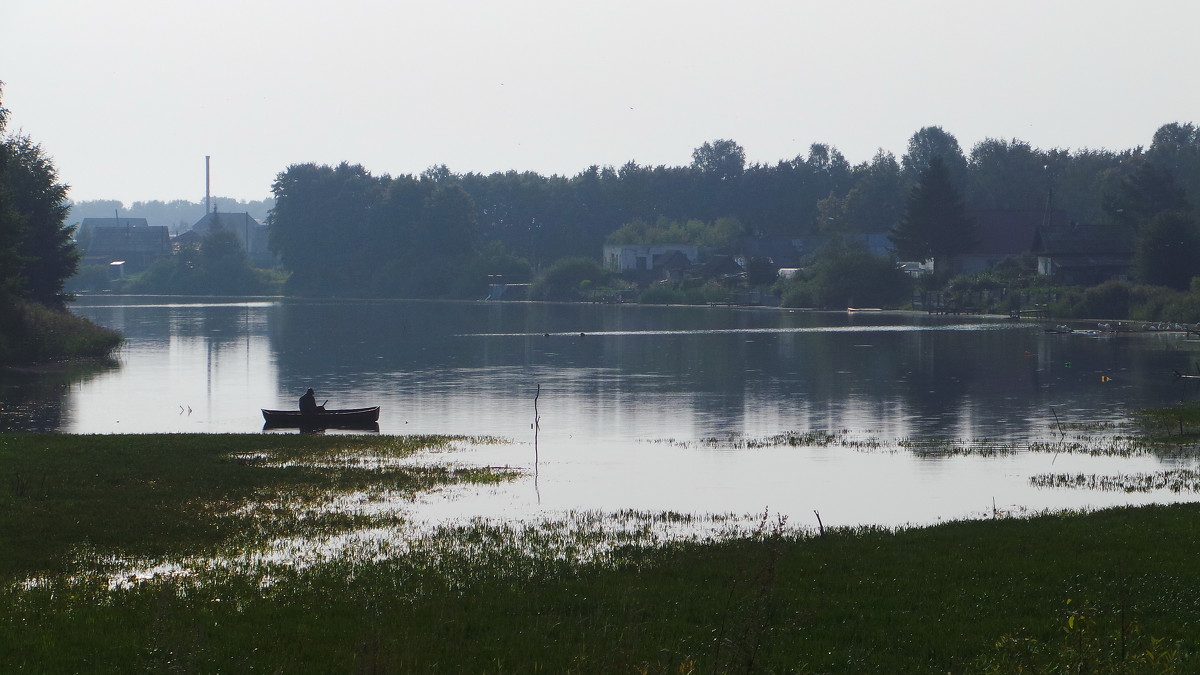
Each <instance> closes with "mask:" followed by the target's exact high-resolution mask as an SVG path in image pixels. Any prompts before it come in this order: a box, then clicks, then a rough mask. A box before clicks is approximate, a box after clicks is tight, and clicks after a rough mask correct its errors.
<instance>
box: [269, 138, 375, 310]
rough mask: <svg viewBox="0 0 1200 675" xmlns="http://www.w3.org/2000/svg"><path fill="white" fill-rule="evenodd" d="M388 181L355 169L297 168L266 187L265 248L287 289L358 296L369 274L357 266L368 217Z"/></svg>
mask: <svg viewBox="0 0 1200 675" xmlns="http://www.w3.org/2000/svg"><path fill="white" fill-rule="evenodd" d="M387 182H388V179H381V178H376V177H374V176H372V175H371V174H370V172H368V171H367V170H366V169H364V168H363V167H362V166H360V165H351V164H348V163H346V162H343V163H341V164H339V165H338V166H337V167H328V166H316V165H314V164H298V165H293V166H291V167H288V169H287V171H284V172H283V173H280V174H279V176H278V177H277V178H276V180H275V183H274V185H273V186H272V192H273V193H274V195H275V208H274V209H273V210H272V211H271V217H270V218H269V219H268V225H269V226H270V230H269V232H270V234H269V236H270V243H271V248H272V250H274V251H275V252H276V253H278V254H279V257H280V260H281V262H282V263H283V265H284V267H285V268H286V269H288V270H290V271H291V273H292V275H291V277H290V279H289V281H288V285H289V289H290V290H291V291H293V292H296V293H300V294H335V293H362V292H363V291H364V289H366V288H368V287H369V285H370V277H371V269H370V268H369V267H368V266H365V265H363V261H364V259H365V258H366V256H365V252H366V251H367V250H368V249H370V248H371V247H372V246H374V245H375V242H374V241H372V239H371V238H370V234H371V233H372V232H371V228H370V218H369V216H370V212H371V209H372V207H373V206H374V205H375V204H377V203H378V202H379V201H380V199H381V198H382V195H383V193H384V190H385V188H386V184H387Z"/></svg>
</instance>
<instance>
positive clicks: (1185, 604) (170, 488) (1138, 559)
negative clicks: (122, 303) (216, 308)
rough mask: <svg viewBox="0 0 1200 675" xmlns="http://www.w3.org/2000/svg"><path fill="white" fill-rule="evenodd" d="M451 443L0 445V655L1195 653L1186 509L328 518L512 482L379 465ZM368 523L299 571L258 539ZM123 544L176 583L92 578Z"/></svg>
mask: <svg viewBox="0 0 1200 675" xmlns="http://www.w3.org/2000/svg"><path fill="white" fill-rule="evenodd" d="M453 442H455V441H453V440H451V439H444V438H436V437H421V438H418V437H412V438H408V437H384V436H362V437H358V436H330V437H324V436H291V435H233V436H217V435H212V436H205V435H150V436H102V437H93V436H49V435H5V436H0V476H3V478H4V480H5V483H4V484H2V485H0V571H2V572H3V574H4V579H5V583H4V584H3V588H2V589H0V671H4V672H11V671H22V672H24V671H28V672H131V671H135V672H136V671H147V670H150V671H158V672H218V671H221V672H264V671H266V672H400V673H407V672H413V673H417V672H419V673H437V672H447V673H459V672H488V673H493V672H518V673H526V672H547V673H565V672H577V673H642V672H645V673H726V672H772V673H774V672H799V673H824V672H840V673H870V672H878V673H945V672H952V673H967V672H979V673H992V672H996V673H1000V672H1005V673H1007V672H1014V673H1015V672H1113V673H1116V672H1122V673H1126V672H1129V673H1133V672H1147V673H1149V672H1154V673H1160V672H1161V673H1168V672H1180V673H1183V672H1196V670H1197V669H1198V668H1200V658H1198V657H1197V656H1195V652H1196V648H1197V644H1198V643H1197V640H1198V639H1200V566H1198V565H1197V564H1196V561H1197V560H1198V559H1200V525H1198V523H1200V506H1197V505H1194V504H1188V505H1178V506H1169V507H1146V508H1137V509H1132V508H1130V509H1112V510H1106V511H1102V512H1097V513H1092V514H1056V515H1041V516H1036V517H1032V518H1029V519H1016V518H1008V519H998V520H989V521H978V522H955V523H948V524H945V525H940V526H937V527H929V528H918V529H903V530H898V531H891V530H883V529H874V528H861V529H853V530H849V529H847V530H830V531H827V533H826V534H825V535H823V536H818V535H815V534H805V533H802V532H799V531H796V530H794V529H790V528H788V527H787V526H786V523H784V522H781V521H780V520H779V519H777V518H775V517H773V516H771V515H770V514H764V515H763V517H762V518H761V522H760V524H759V526H758V527H757V528H751V531H750V532H748V533H744V534H743V535H741V536H737V537H732V538H725V539H714V540H699V541H678V540H668V539H661V538H659V537H657V536H656V535H655V532H656V531H657V528H659V527H665V526H682V527H687V526H688V525H689V524H691V521H692V520H693V519H694V518H695V517H694V516H688V515H680V514H644V513H636V512H623V513H619V514H596V513H576V514H566V515H562V516H558V517H555V518H554V519H548V520H546V521H544V522H541V523H532V524H529V525H528V526H526V527H521V526H517V525H514V524H505V523H497V522H490V521H482V520H475V521H470V522H455V523H448V524H445V525H443V526H441V527H438V528H434V529H432V530H426V529H419V528H415V527H412V526H410V525H409V524H407V523H405V522H403V519H402V518H399V517H397V516H395V515H394V514H390V515H389V514H386V513H385V514H384V515H379V514H375V513H374V512H371V511H367V510H364V511H361V512H358V511H355V510H353V509H351V510H348V511H338V510H337V509H329V508H326V506H327V505H328V504H330V503H332V502H335V501H336V500H337V498H338V496H341V495H346V494H359V495H361V494H367V495H373V494H374V495H380V496H381V498H384V497H388V496H395V495H401V496H407V495H413V494H416V493H418V492H420V491H422V490H430V489H437V488H439V487H441V486H445V485H450V484H454V483H458V482H461V481H494V480H503V479H507V478H510V477H511V475H512V474H511V472H507V471H500V472H489V471H454V470H452V469H450V468H446V467H442V466H422V465H419V464H414V463H412V462H411V461H408V462H401V461H398V460H401V459H403V458H405V457H407V456H409V455H410V454H411V453H412V452H414V451H415V450H417V449H420V448H422V447H430V446H435V445H445V444H448V443H453ZM363 457H367V458H368V460H367V461H361V458H363ZM379 529H382V530H384V531H385V532H386V534H387V535H388V536H387V537H385V538H384V539H382V540H380V539H368V540H367V543H366V544H364V545H362V546H358V547H354V546H351V547H343V548H340V549H336V550H334V552H333V553H331V554H330V555H329V556H327V557H325V558H322V559H319V560H315V561H312V562H310V563H309V564H299V565H298V564H294V563H293V562H291V561H288V560H286V559H283V560H280V559H275V558H272V557H271V556H270V555H267V554H268V553H269V552H270V550H271V546H269V545H268V544H269V543H271V542H276V543H277V542H278V541H280V540H293V539H297V538H299V539H301V540H304V541H309V542H315V545H317V546H320V545H322V544H323V543H326V542H328V541H329V539H330V538H332V537H336V536H338V535H342V534H346V533H350V532H360V531H364V530H379ZM130 562H133V563H136V564H153V563H162V562H174V563H179V564H181V565H182V567H183V568H184V569H186V574H181V575H174V576H170V575H167V576H160V577H157V578H153V579H150V580H147V581H143V582H141V583H134V584H131V585H122V584H114V581H113V580H114V574H113V573H114V571H115V570H120V569H122V568H123V566H127V565H128V564H129V563H130ZM31 581H32V583H31ZM1147 654H1153V655H1154V663H1150V662H1149V661H1150V657H1149V656H1147Z"/></svg>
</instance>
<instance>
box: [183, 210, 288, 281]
mask: <svg viewBox="0 0 1200 675" xmlns="http://www.w3.org/2000/svg"><path fill="white" fill-rule="evenodd" d="M218 228H221V229H226V230H229V231H231V232H233V233H234V234H235V235H237V238H238V242H239V243H241V245H242V249H243V250H245V251H246V254H247V255H249V256H250V260H252V261H253V262H254V264H255V265H257V266H259V267H271V266H273V265H275V262H276V261H275V256H274V254H273V253H271V249H270V247H269V246H268V239H267V226H266V225H263V224H262V223H260V222H258V221H257V220H255V219H254V217H253V216H251V215H250V214H249V213H219V212H217V211H213V212H212V213H207V214H205V216H204V217H203V218H201V219H200V220H199V221H197V222H196V224H195V225H193V226H192V229H191V230H190V231H189V232H184V233H181V234H180V235H179V237H178V238H177V239H178V240H179V241H180V242H181V243H182V242H184V241H189V240H191V241H198V240H200V239H203V238H204V237H206V236H208V234H209V233H210V232H212V231H213V230H215V229H218Z"/></svg>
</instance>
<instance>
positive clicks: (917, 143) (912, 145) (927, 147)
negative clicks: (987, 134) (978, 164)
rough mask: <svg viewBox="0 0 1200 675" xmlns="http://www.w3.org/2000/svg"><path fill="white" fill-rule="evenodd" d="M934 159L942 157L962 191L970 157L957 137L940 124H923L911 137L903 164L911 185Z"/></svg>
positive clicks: (953, 180)
mask: <svg viewBox="0 0 1200 675" xmlns="http://www.w3.org/2000/svg"><path fill="white" fill-rule="evenodd" d="M935 158H941V160H942V162H943V164H944V165H945V170H946V173H947V175H948V176H949V178H950V182H951V183H952V184H953V185H954V187H955V189H958V190H960V191H961V190H962V189H963V186H964V185H965V184H966V179H967V158H966V156H965V155H963V151H962V148H961V147H959V145H958V139H957V138H955V137H954V135H953V134H951V133H948V132H947V131H945V130H944V129H942V128H941V127H922V128H921V129H919V130H917V132H916V133H914V134H913V135H912V136H911V137H910V138H909V139H908V151H907V152H905V153H904V155H903V156H902V157H901V158H900V163H901V166H902V167H903V172H904V177H905V179H906V180H907V181H908V183H909V185H910V186H911V185H913V184H915V183H916V182H917V181H918V180H920V178H921V176H922V175H923V174H924V173H925V171H926V170H927V169H928V168H929V165H930V164H931V163H932V162H933V160H934V159H935Z"/></svg>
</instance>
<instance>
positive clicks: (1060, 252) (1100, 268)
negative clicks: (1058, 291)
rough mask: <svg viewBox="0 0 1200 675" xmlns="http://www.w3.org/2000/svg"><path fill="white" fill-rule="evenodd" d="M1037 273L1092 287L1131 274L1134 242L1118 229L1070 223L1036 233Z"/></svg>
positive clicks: (1128, 276) (1129, 236)
mask: <svg viewBox="0 0 1200 675" xmlns="http://www.w3.org/2000/svg"><path fill="white" fill-rule="evenodd" d="M1033 251H1034V253H1035V254H1036V255H1037V261H1038V274H1040V275H1042V276H1048V277H1054V279H1055V280H1056V281H1058V282H1060V283H1064V284H1076V285H1080V286H1094V285H1096V284H1101V283H1104V282H1105V281H1110V280H1128V279H1129V278H1130V276H1131V275H1132V269H1133V253H1134V242H1133V235H1132V233H1131V232H1128V231H1125V230H1121V229H1118V228H1110V227H1101V226H1096V225H1079V224H1076V223H1071V224H1068V225H1060V226H1058V227H1048V228H1045V229H1043V230H1040V231H1039V232H1038V235H1037V238H1036V239H1035V240H1034V244H1033Z"/></svg>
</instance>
